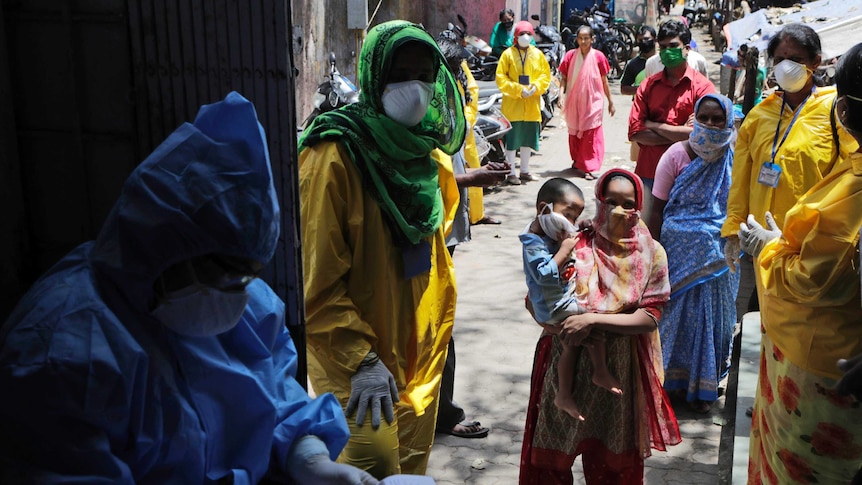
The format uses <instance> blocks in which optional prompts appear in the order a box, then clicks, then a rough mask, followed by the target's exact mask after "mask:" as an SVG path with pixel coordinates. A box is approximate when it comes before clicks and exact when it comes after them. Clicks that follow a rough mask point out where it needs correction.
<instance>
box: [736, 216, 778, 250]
mask: <svg viewBox="0 0 862 485" xmlns="http://www.w3.org/2000/svg"><path fill="white" fill-rule="evenodd" d="M747 222H748V224H746V223H745V222H743V223H742V224H740V225H739V233H738V236H739V241H740V243H741V245H742V250H743V251H745V252H746V253H748V254H750V255H752V256H754V257H755V258H756V257H758V256H760V251H762V250H763V246H766V243H768V242H769V241H772V240H773V239H778V238H779V237H781V229H779V228H778V224H776V223H775V219H774V218H773V217H772V213H771V212H769V211H767V212H766V225H767V227H768V228H766V227H763V226H761V225H760V223H759V222H757V221H756V220H755V219H754V216H753V215H752V214H748V220H747Z"/></svg>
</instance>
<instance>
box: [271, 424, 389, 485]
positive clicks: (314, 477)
mask: <svg viewBox="0 0 862 485" xmlns="http://www.w3.org/2000/svg"><path fill="white" fill-rule="evenodd" d="M287 465H288V473H290V477H291V478H293V480H294V481H295V482H296V483H314V484H320V485H341V484H347V485H378V484H379V483H380V482H378V481H377V479H376V478H374V477H372V476H371V475H369V474H368V473H367V472H364V471H362V470H360V469H359V468H356V467H352V466H350V465H344V464H342V463H335V462H334V461H332V460H331V459H330V458H329V450H328V449H327V448H326V445H325V444H324V443H323V441H321V440H320V438H318V437H317V436H313V435H308V436H303V437H302V438H299V439H298V440H297V441H296V443H294V444H293V448H291V449H290V455H289V456H288V457H287Z"/></svg>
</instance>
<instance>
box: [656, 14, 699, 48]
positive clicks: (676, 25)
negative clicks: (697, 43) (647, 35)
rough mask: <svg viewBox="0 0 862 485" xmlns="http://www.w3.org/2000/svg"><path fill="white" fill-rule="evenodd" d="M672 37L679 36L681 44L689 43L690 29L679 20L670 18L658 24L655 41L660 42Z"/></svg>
mask: <svg viewBox="0 0 862 485" xmlns="http://www.w3.org/2000/svg"><path fill="white" fill-rule="evenodd" d="M674 37H679V40H680V42H682V44H683V45H689V44H691V31H690V30H688V27H686V26H685V24H684V23H682V22H680V21H679V20H676V19H670V20H668V21H666V22H664V23H663V24H661V25H660V26H659V28H658V35H656V41H658V42H661V41H663V40H665V39H673V38H674Z"/></svg>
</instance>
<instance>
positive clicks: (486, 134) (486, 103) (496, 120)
mask: <svg viewBox="0 0 862 485" xmlns="http://www.w3.org/2000/svg"><path fill="white" fill-rule="evenodd" d="M502 98H503V95H502V94H500V92H499V91H497V92H496V93H493V94H491V95H489V96H488V97H487V98H482V97H481V94H480V97H479V115H478V116H477V117H476V124H475V125H474V126H473V132H474V133H475V135H476V148H477V149H478V150H479V159H480V160H481V163H482V165H485V164H487V163H488V162H505V161H506V145H505V143H504V142H503V137H504V136H505V135H506V133H508V132H509V130H511V129H512V123H511V122H510V121H509V120H508V119H507V118H506V117H505V116H504V115H503V113H502V112H501V111H500V108H499V107H498V106H497V103H498V102H499V101H500V100H501V99H502Z"/></svg>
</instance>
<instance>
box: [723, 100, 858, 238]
mask: <svg viewBox="0 0 862 485" xmlns="http://www.w3.org/2000/svg"><path fill="white" fill-rule="evenodd" d="M836 94H837V93H836V90H835V87H834V86H832V87H822V88H817V89H816V91H815V92H814V93H813V94H812V95H811V96H810V97H809V99H808V101H807V102H806V103H805V105H804V106H803V107H802V111H801V112H800V113H799V116H798V117H797V119H796V122H795V123H794V125H793V129H792V130H791V131H790V134H789V135H788V136H787V139H786V140H785V141H784V144H783V145H781V147H780V148H779V149H778V150H777V152H776V154H775V163H776V164H777V165H779V166H780V167H781V177H780V179H779V182H778V187H776V188H774V189H773V188H772V187H769V186H766V185H764V184H761V183H759V182H758V181H757V177H758V175H759V174H760V170H761V167H762V166H763V163H764V162H767V161H770V160H771V159H772V142H773V139H774V138H775V129H776V125H777V123H778V121H777V120H779V119H780V120H781V128H780V133H779V138H778V140H779V142H780V141H781V138H782V137H783V136H784V132H785V131H786V130H787V126H788V125H789V124H790V120H791V119H792V118H793V111H791V110H790V109H789V108H785V109H784V112H783V113H782V112H781V104H782V98H781V95H780V94H772V95H770V96H769V97H768V98H766V99H764V100H763V101H762V102H760V104H758V105H757V106H755V107H754V108H752V110H751V111H750V112H749V113H748V115H747V116H746V117H745V121H743V123H742V126H741V127H740V128H739V136H738V138H737V140H736V148H735V153H734V157H733V172H732V175H731V177H732V180H733V183H732V184H731V186H730V192H729V194H728V198H727V219H726V220H725V222H724V225H723V226H722V228H721V235H722V237H728V236H736V234H737V232H738V231H739V224H740V223H742V222H745V220H746V218H748V214H753V215H754V218H755V219H757V221H758V222H759V223H761V224H763V225H766V224H765V223H766V220H765V219H764V216H765V214H766V211H771V212H772V215H774V216H775V222H776V223H777V224H778V227H782V226H783V225H784V214H785V213H786V212H787V211H788V210H789V209H790V208H791V207H793V205H794V204H796V201H797V200H799V198H800V197H802V195H803V194H805V192H807V191H808V189H809V188H811V187H812V186H813V185H814V184H816V183H817V182H819V181H820V180H821V179H822V178H823V177H824V176H826V175H827V174H829V172H830V170H832V168H833V166H834V164H835V162H836V160H837V158H838V153H837V152H836V150H835V143H834V142H833V134H832V123H831V122H830V111H831V108H832V102H833V101H834V99H835V97H836ZM835 125H836V129H837V132H838V139H839V145H840V149H841V152H842V153H843V154H848V153H851V152H854V151H856V148H858V146H859V144H858V143H857V142H856V140H854V139H853V137H852V136H850V135H849V134H848V133H847V132H846V131H845V130H844V129H843V128H842V127H841V126H840V123H837V122H836V123H835Z"/></svg>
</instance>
